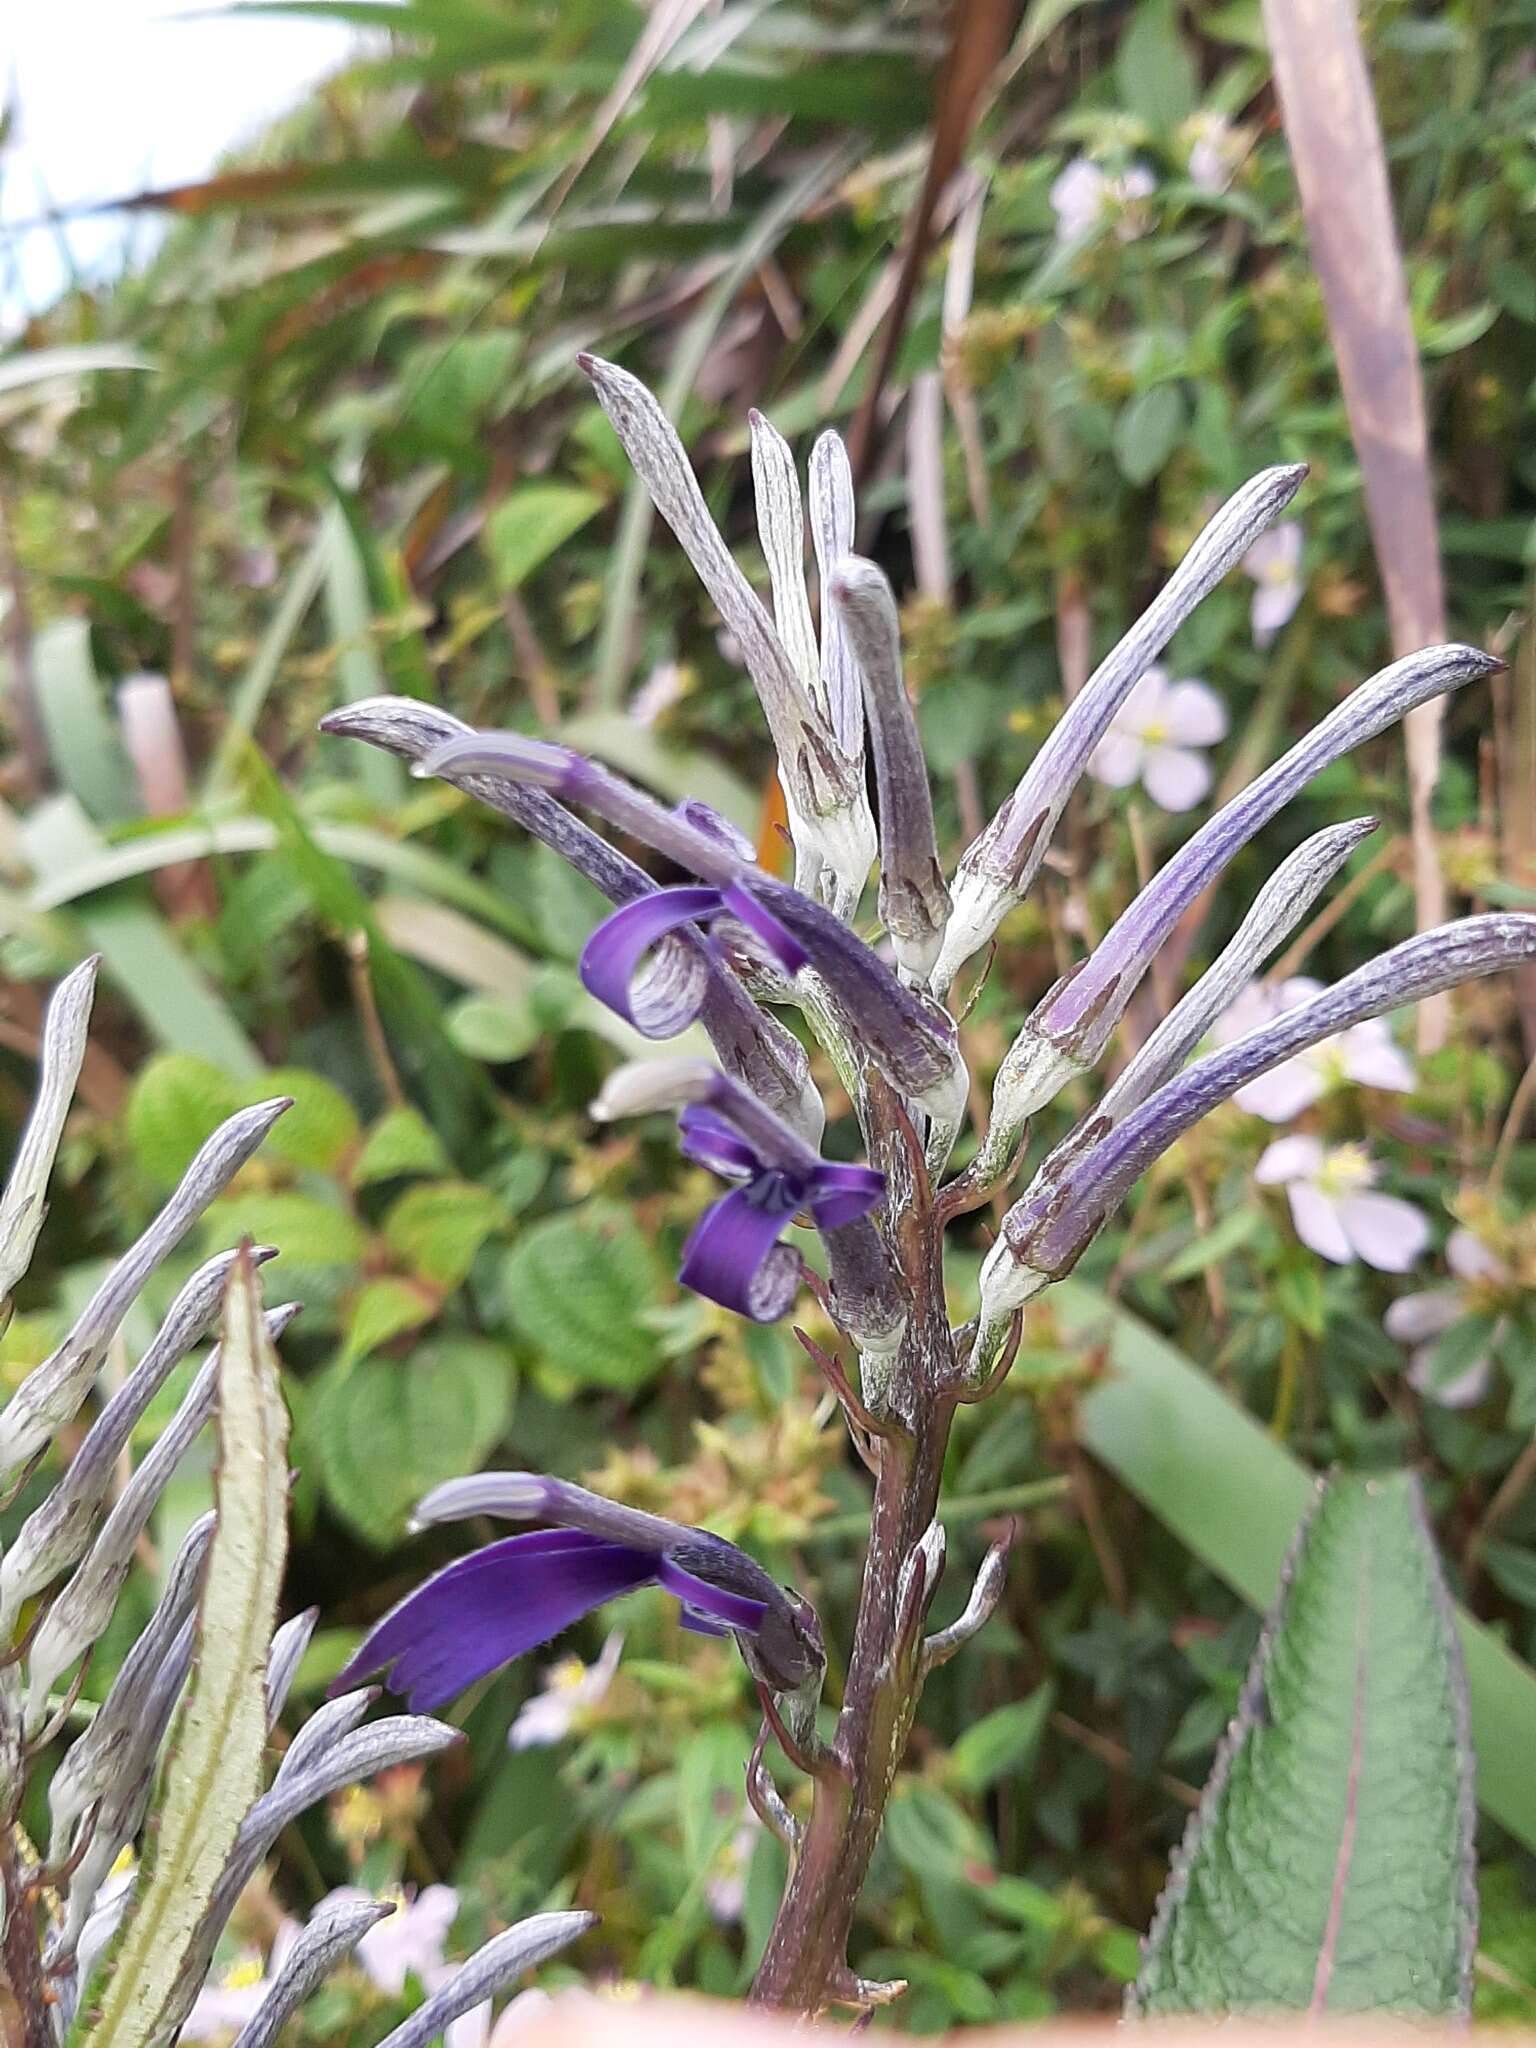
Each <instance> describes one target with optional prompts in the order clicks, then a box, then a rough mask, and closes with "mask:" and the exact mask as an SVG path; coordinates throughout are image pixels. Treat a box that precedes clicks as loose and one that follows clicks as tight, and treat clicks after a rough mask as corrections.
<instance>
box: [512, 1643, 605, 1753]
mask: <svg viewBox="0 0 1536 2048" xmlns="http://www.w3.org/2000/svg"><path fill="white" fill-rule="evenodd" d="M623 1649H624V1638H623V1636H622V1635H620V1634H619V1633H618V1631H617V1630H615V1631H614V1633H613V1634H612V1635H611V1636H609V1638H608V1640H607V1642H606V1643H604V1645H603V1648H602V1653H601V1655H600V1656H599V1657H598V1660H597V1662H596V1663H595V1664H590V1665H589V1664H583V1663H582V1661H581V1659H580V1658H579V1657H562V1658H561V1659H560V1661H559V1663H558V1664H552V1665H551V1666H550V1667H549V1669H548V1670H547V1671H546V1672H545V1673H544V1690H543V1691H542V1692H538V1693H535V1694H534V1696H533V1698H532V1699H531V1700H529V1701H528V1703H527V1705H526V1706H524V1707H523V1708H522V1709H521V1711H520V1712H519V1714H518V1716H517V1719H516V1720H515V1721H514V1722H513V1723H512V1726H511V1729H510V1730H509V1732H508V1735H507V1746H508V1747H509V1748H510V1749H535V1748H538V1747H539V1746H540V1745H542V1744H544V1743H549V1742H563V1741H564V1740H565V1738H566V1736H567V1735H569V1734H570V1732H571V1730H572V1728H574V1727H575V1726H576V1725H577V1723H578V1722H579V1721H580V1720H581V1718H582V1717H583V1715H584V1714H585V1713H586V1712H587V1711H588V1709H589V1708H591V1707H595V1706H596V1705H597V1703H598V1701H599V1700H600V1699H601V1698H602V1697H603V1695H604V1693H605V1692H607V1690H608V1688H609V1686H610V1685H612V1683H613V1675H614V1673H615V1672H616V1671H617V1670H618V1668H619V1658H620V1655H621V1654H622V1652H623Z"/></svg>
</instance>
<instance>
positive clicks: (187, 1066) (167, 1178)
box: [126, 1052, 283, 1188]
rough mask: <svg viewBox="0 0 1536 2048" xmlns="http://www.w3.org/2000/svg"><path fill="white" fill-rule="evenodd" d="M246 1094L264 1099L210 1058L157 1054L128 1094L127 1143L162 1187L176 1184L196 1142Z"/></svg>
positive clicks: (271, 1092)
mask: <svg viewBox="0 0 1536 2048" xmlns="http://www.w3.org/2000/svg"><path fill="white" fill-rule="evenodd" d="M282 1092H283V1091H282V1089H280V1088H271V1089H266V1090H264V1094H266V1095H280V1094H282ZM246 1099H250V1100H253V1101H255V1100H260V1099H262V1098H261V1097H255V1096H253V1097H250V1098H247V1097H245V1096H243V1095H242V1094H241V1091H240V1090H239V1089H238V1088H237V1087H236V1086H235V1084H234V1082H233V1081H232V1080H231V1079H230V1077H229V1076H228V1074H226V1073H225V1071H224V1069H223V1068H222V1067H217V1066H215V1065H214V1063H213V1061H212V1060H205V1059H200V1058H199V1057H198V1055H197V1054H196V1053H195V1052H162V1053H156V1055H155V1056H154V1058H153V1059H152V1060H151V1061H150V1062H149V1064H148V1066H146V1067H145V1069H144V1071H143V1072H142V1073H141V1074H140V1076H139V1078H138V1079H137V1081H135V1082H134V1084H133V1093H132V1094H131V1095H130V1096H129V1098H128V1113H127V1120H126V1121H127V1131H128V1142H129V1144H130V1145H131V1146H132V1147H133V1151H134V1156H135V1158H136V1159H137V1160H138V1162H139V1165H140V1166H141V1167H142V1168H143V1169H144V1171H145V1173H147V1174H148V1175H149V1177H150V1179H151V1180H153V1181H155V1182H156V1183H157V1184H158V1185H159V1186H161V1187H167V1188H170V1187H174V1186H175V1185H176V1183H177V1181H179V1180H180V1179H181V1176H182V1175H183V1174H184V1173H185V1172H186V1170H187V1168H188V1166H190V1165H191V1163H192V1155H193V1153H194V1152H196V1150H197V1148H198V1146H199V1145H201V1144H202V1142H203V1140H204V1139H205V1138H207V1137H208V1136H210V1135H211V1133H212V1132H214V1131H215V1130H217V1128H218V1126H219V1125H220V1124H221V1123H223V1121H224V1119H225V1118H226V1117H229V1116H233V1115H234V1113H235V1111H236V1110H237V1109H238V1108H239V1107H240V1105H241V1103H242V1101H244V1100H246Z"/></svg>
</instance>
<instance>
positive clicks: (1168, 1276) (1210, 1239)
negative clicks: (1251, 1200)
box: [1158, 1208, 1264, 1287]
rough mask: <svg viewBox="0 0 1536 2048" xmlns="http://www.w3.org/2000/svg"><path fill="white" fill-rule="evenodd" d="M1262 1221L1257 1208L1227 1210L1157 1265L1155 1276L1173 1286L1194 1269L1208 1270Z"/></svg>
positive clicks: (1194, 1273) (1262, 1218) (1219, 1262)
mask: <svg viewBox="0 0 1536 2048" xmlns="http://www.w3.org/2000/svg"><path fill="white" fill-rule="evenodd" d="M1263 1224H1264V1216H1263V1212H1262V1211H1261V1210H1259V1209H1252V1208H1243V1209H1230V1210H1228V1212H1227V1214H1226V1215H1225V1216H1223V1217H1222V1219H1221V1221H1220V1222H1219V1223H1216V1224H1213V1225H1212V1226H1211V1228H1210V1229H1209V1230H1205V1231H1202V1232H1201V1233H1200V1235H1199V1236H1198V1237H1197V1238H1195V1239H1194V1240H1193V1242H1191V1243H1190V1244H1187V1245H1185V1247H1184V1249H1183V1251H1181V1252H1179V1253H1177V1254H1176V1255H1175V1256H1174V1257H1173V1258H1171V1259H1170V1260H1169V1261H1168V1263H1167V1265H1165V1266H1163V1267H1160V1268H1159V1271H1158V1278H1159V1279H1160V1280H1162V1282H1163V1283H1164V1285H1165V1286H1168V1287H1172V1286H1175V1285H1176V1284H1177V1283H1178V1282H1179V1281H1180V1280H1193V1279H1194V1277H1195V1275H1196V1274H1197V1273H1204V1272H1207V1271H1208V1270H1209V1269H1210V1268H1211V1267H1212V1266H1219V1265H1220V1264H1221V1262H1222V1260H1223V1259H1226V1258H1230V1257H1231V1255H1232V1253H1233V1252H1235V1251H1237V1250H1239V1249H1240V1248H1241V1247H1242V1246H1243V1245H1245V1244H1246V1243H1247V1242H1248V1240H1249V1238H1251V1237H1252V1236H1254V1234H1255V1233H1256V1232H1257V1231H1259V1230H1260V1229H1262V1228H1263Z"/></svg>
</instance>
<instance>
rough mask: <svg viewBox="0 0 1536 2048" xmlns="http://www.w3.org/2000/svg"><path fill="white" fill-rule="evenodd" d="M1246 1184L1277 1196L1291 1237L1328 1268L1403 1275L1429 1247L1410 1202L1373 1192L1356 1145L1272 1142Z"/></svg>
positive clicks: (1369, 1168) (1298, 1137)
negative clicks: (1282, 1197)
mask: <svg viewBox="0 0 1536 2048" xmlns="http://www.w3.org/2000/svg"><path fill="white" fill-rule="evenodd" d="M1254 1178H1255V1179H1256V1180H1257V1181H1258V1182H1259V1183H1260V1185H1261V1186H1264V1187H1283V1188H1284V1189H1285V1193H1286V1199H1287V1201H1288V1202H1289V1203H1290V1205H1291V1221H1292V1222H1293V1223H1294V1224H1295V1226H1296V1235H1297V1236H1298V1237H1299V1238H1300V1239H1301V1241H1302V1243H1303V1244H1304V1245H1306V1246H1308V1247H1309V1249H1310V1250H1312V1251H1314V1252H1318V1253H1320V1254H1321V1255H1322V1257H1323V1258H1325V1259H1331V1260H1332V1261H1333V1263H1334V1264H1335V1265H1336V1266H1348V1265H1352V1264H1353V1263H1354V1261H1355V1260H1356V1259H1363V1260H1364V1261H1365V1263H1366V1264H1367V1265H1368V1266H1375V1267H1376V1268H1377V1270H1378V1271H1379V1272H1382V1273H1406V1272H1407V1270H1408V1268H1409V1267H1410V1266H1411V1265H1412V1264H1413V1262H1414V1260H1415V1259H1416V1258H1417V1257H1418V1256H1419V1254H1420V1252H1422V1251H1423V1250H1424V1247H1425V1246H1426V1245H1427V1244H1428V1243H1429V1224H1428V1223H1427V1221H1426V1220H1425V1218H1424V1217H1423V1216H1422V1215H1421V1214H1420V1212H1419V1211H1418V1210H1417V1209H1415V1208H1414V1206H1413V1204H1412V1203H1411V1202H1403V1201H1399V1200H1398V1198H1397V1196H1396V1195H1379V1194H1377V1193H1376V1192H1375V1191H1374V1190H1375V1180H1376V1168H1375V1166H1374V1164H1373V1163H1372V1161H1371V1159H1370V1157H1369V1156H1368V1155H1367V1153H1366V1150H1365V1148H1364V1146H1363V1145H1334V1146H1331V1147H1329V1146H1325V1145H1324V1144H1323V1141H1322V1139H1321V1138H1314V1137H1310V1136H1305V1135H1303V1134H1301V1133H1297V1134H1295V1135H1293V1136H1291V1137H1289V1138H1276V1139H1275V1141H1274V1143H1273V1144H1272V1145H1270V1146H1268V1147H1267V1148H1266V1150H1265V1151H1264V1153H1263V1156H1262V1157H1261V1158H1260V1160H1259V1163H1258V1165H1257V1166H1256V1167H1255V1169H1254Z"/></svg>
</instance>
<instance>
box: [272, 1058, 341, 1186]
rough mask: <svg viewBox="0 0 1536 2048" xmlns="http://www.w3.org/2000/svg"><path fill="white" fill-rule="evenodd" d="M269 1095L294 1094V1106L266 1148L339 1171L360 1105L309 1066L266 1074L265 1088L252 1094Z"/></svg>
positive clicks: (293, 1162)
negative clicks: (349, 1099) (355, 1106)
mask: <svg viewBox="0 0 1536 2048" xmlns="http://www.w3.org/2000/svg"><path fill="white" fill-rule="evenodd" d="M248 1092H249V1091H248ZM269 1095H291V1096H292V1097H293V1107H292V1109H290V1110H289V1111H288V1114H287V1115H286V1116H285V1117H283V1118H282V1120H281V1121H280V1122H279V1123H278V1124H277V1125H276V1126H275V1127H274V1129H273V1132H272V1135H271V1137H270V1138H269V1139H268V1140H267V1150H268V1151H269V1152H271V1153H275V1154H276V1155H277V1157H278V1158H279V1159H286V1160H288V1162H289V1163H290V1164H291V1165H293V1166H305V1167H310V1168H313V1169H314V1170H316V1171H317V1172H320V1173H331V1172H334V1171H335V1169H336V1168H337V1167H338V1166H339V1165H340V1164H341V1161H342V1160H343V1158H344V1157H345V1156H346V1154H347V1152H348V1151H349V1150H350V1149H351V1147H352V1146H353V1145H355V1144H356V1143H357V1139H358V1130H359V1126H358V1121H357V1111H356V1110H355V1109H354V1108H353V1107H352V1105H351V1103H350V1102H349V1101H348V1100H347V1098H346V1096H345V1095H343V1094H342V1092H341V1090H340V1089H339V1088H337V1087H335V1086H334V1085H333V1084H332V1083H331V1082H330V1081H326V1080H323V1079H322V1078H321V1076H320V1075H319V1074H312V1073H311V1072H310V1071H309V1069H308V1068H307V1067H279V1068H278V1069H277V1070H276V1071H275V1072H274V1073H270V1074H267V1075H265V1076H264V1077H263V1079H262V1083H261V1090H260V1093H259V1094H251V1095H250V1099H251V1100H252V1101H253V1102H260V1101H262V1100H264V1099H265V1098H266V1097H267V1096H269Z"/></svg>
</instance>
